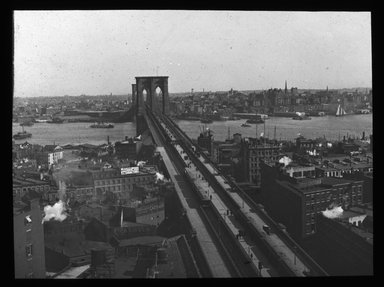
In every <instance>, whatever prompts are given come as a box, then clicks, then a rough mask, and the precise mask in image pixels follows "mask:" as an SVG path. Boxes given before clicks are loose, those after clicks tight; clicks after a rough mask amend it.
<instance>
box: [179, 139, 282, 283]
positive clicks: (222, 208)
mask: <svg viewBox="0 0 384 287" xmlns="http://www.w3.org/2000/svg"><path fill="white" fill-rule="evenodd" d="M176 149H177V151H178V152H179V153H180V154H181V153H182V151H183V149H182V147H181V146H179V145H176ZM183 160H184V162H185V164H186V165H187V166H190V167H187V168H186V169H187V170H188V171H189V173H190V174H191V176H192V177H193V179H194V183H195V184H196V185H197V186H198V187H200V188H199V189H200V190H203V191H204V196H207V197H209V198H210V199H211V202H212V204H213V205H214V207H215V208H216V210H217V211H218V212H219V214H220V216H221V218H222V219H223V221H224V222H225V223H226V225H227V226H228V227H229V229H230V230H231V232H232V234H233V235H234V236H236V235H237V234H239V231H240V229H241V227H240V224H239V223H238V222H237V220H236V219H235V217H234V216H233V215H232V213H231V212H230V213H228V211H229V208H228V207H227V206H226V204H225V203H224V202H223V201H222V200H221V199H220V196H219V195H218V194H217V193H216V192H215V190H214V189H213V188H212V187H211V186H210V185H209V184H208V182H207V181H206V180H204V176H203V175H202V174H201V173H200V171H199V170H198V169H197V168H196V166H195V165H194V164H193V162H192V161H191V160H190V159H183ZM221 179H222V178H221ZM228 187H229V185H228ZM239 243H240V245H241V247H242V248H243V250H244V251H245V252H246V253H247V254H248V255H249V257H250V259H251V263H252V264H253V265H254V266H255V268H258V263H259V261H261V262H262V263H263V266H264V267H265V268H263V269H262V271H261V274H260V275H261V276H262V277H271V276H278V274H277V272H276V271H275V270H274V269H273V267H272V265H271V264H270V263H269V261H268V259H266V257H265V256H264V255H262V252H261V250H260V249H259V248H258V247H257V246H255V245H253V244H252V243H251V242H249V240H247V238H241V239H239ZM251 254H252V255H251Z"/></svg>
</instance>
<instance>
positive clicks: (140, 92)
mask: <svg viewBox="0 0 384 287" xmlns="http://www.w3.org/2000/svg"><path fill="white" fill-rule="evenodd" d="M134 86H135V87H134ZM132 95H135V97H134V101H135V102H134V104H135V106H136V135H137V136H138V135H140V134H142V133H143V132H144V131H145V130H147V129H148V127H147V124H146V123H145V120H144V112H145V109H144V105H145V104H146V105H147V106H148V107H149V109H151V110H152V111H153V112H155V113H163V114H166V115H168V114H169V94H168V76H156V77H136V84H133V85H132Z"/></svg>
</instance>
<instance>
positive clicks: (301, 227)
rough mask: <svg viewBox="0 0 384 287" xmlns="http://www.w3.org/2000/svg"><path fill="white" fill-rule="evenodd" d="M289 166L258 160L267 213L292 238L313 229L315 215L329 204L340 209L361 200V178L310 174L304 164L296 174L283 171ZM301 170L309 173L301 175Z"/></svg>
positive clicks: (310, 232) (262, 193)
mask: <svg viewBox="0 0 384 287" xmlns="http://www.w3.org/2000/svg"><path fill="white" fill-rule="evenodd" d="M291 169H292V166H290V165H287V166H285V167H283V166H282V164H275V163H264V162H262V163H261V174H262V181H261V197H262V202H263V204H264V205H265V207H266V209H267V210H268V212H269V214H270V215H271V216H272V217H274V219H275V220H276V221H278V222H281V223H283V224H284V225H285V226H287V229H288V231H289V232H290V234H291V235H292V236H293V237H295V238H296V239H302V238H306V237H308V236H310V235H312V234H314V233H316V230H317V227H316V215H317V214H319V213H321V212H322V211H325V210H326V209H327V208H328V207H330V205H337V206H341V207H342V208H343V209H344V210H347V209H348V208H349V207H352V206H354V205H359V204H361V203H362V196H363V181H355V180H347V179H342V178H314V177H310V176H311V175H310V174H311V173H312V174H314V170H315V169H314V167H313V166H312V169H311V168H310V166H308V167H306V169H307V170H306V171H302V168H301V167H300V166H296V169H299V170H300V174H295V171H294V170H293V171H292V173H287V170H291ZM303 172H307V173H309V175H308V176H302V173H303Z"/></svg>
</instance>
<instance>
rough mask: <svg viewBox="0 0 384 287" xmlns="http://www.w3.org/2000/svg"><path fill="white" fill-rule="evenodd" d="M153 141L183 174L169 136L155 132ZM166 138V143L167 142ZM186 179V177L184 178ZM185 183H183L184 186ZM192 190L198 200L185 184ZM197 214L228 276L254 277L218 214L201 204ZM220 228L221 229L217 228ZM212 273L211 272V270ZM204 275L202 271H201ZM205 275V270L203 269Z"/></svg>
mask: <svg viewBox="0 0 384 287" xmlns="http://www.w3.org/2000/svg"><path fill="white" fill-rule="evenodd" d="M149 117H150V118H151V119H150V120H151V121H152V124H154V125H156V129H158V130H159V131H161V133H163V132H164V131H162V127H161V126H159V125H158V121H157V119H156V118H154V115H152V114H150V113H149ZM155 137H156V140H155V141H161V142H163V146H164V148H165V149H166V150H168V154H169V155H170V157H171V158H172V160H173V163H174V165H175V167H176V168H177V169H178V170H179V172H180V173H181V174H183V171H184V168H185V165H184V162H183V160H182V158H181V157H180V156H178V155H177V151H175V150H174V146H172V144H170V140H171V139H170V138H166V135H164V134H156V135H155ZM167 140H168V143H167ZM186 181H187V179H186ZM185 186H186V185H184V187H185ZM187 186H189V187H190V188H192V190H193V194H194V195H195V197H196V200H198V201H199V200H200V199H201V198H199V197H198V191H197V190H196V187H194V185H192V184H189V185H188V184H187ZM198 214H199V216H200V217H201V219H202V221H203V222H204V224H205V225H206V228H207V230H208V231H209V233H210V235H211V237H212V242H213V243H214V244H215V245H216V246H217V247H218V250H219V251H220V253H221V254H222V256H223V258H224V259H225V262H226V265H227V267H228V270H229V272H230V274H231V276H230V277H256V276H258V272H257V270H255V269H254V268H253V267H252V266H251V265H249V260H248V258H247V254H241V253H240V254H239V251H240V250H239V248H238V246H236V244H234V238H231V237H230V236H229V235H228V233H227V232H228V231H227V230H225V225H224V224H223V222H221V219H220V217H219V216H218V214H216V213H215V212H214V210H213V209H212V208H210V207H207V206H202V207H200V208H199V209H198ZM218 228H221V229H218ZM200 245H201V242H200ZM200 249H201V248H200ZM234 255H235V256H234ZM200 256H201V257H206V256H205V254H200ZM205 260H206V261H209V258H205ZM204 266H209V263H207V264H204ZM211 273H213V272H211ZM201 274H203V275H204V271H203V272H201ZM205 274H206V275H207V272H206V271H205Z"/></svg>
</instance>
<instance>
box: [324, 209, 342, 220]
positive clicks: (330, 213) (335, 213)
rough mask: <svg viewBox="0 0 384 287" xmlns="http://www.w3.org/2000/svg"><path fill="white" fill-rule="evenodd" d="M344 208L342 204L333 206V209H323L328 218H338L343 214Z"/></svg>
mask: <svg viewBox="0 0 384 287" xmlns="http://www.w3.org/2000/svg"><path fill="white" fill-rule="evenodd" d="M343 211H344V210H343V209H342V208H341V206H336V207H333V208H332V209H328V208H327V209H326V210H324V211H322V213H323V215H324V216H325V217H327V218H338V217H340V216H341V215H342V214H343Z"/></svg>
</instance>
